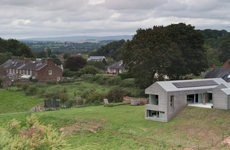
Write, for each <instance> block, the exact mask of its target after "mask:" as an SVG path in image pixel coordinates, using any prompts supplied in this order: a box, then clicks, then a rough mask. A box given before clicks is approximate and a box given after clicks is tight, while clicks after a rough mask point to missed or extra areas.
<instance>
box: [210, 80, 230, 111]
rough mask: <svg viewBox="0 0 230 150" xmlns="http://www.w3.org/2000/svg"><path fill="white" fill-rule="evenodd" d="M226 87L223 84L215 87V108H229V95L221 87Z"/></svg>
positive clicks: (213, 97)
mask: <svg viewBox="0 0 230 150" xmlns="http://www.w3.org/2000/svg"><path fill="white" fill-rule="evenodd" d="M222 88H226V86H224V85H223V84H220V85H218V86H217V87H216V88H214V89H213V92H212V99H213V108H216V109H225V110H227V109H229V107H228V95H227V94H225V93H224V92H223V91H222V90H221V89H222Z"/></svg>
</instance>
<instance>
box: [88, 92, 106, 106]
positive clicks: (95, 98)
mask: <svg viewBox="0 0 230 150" xmlns="http://www.w3.org/2000/svg"><path fill="white" fill-rule="evenodd" d="M104 97H105V95H104V94H102V93H100V92H98V91H93V92H91V93H90V94H89V96H88V97H87V98H86V104H92V103H94V104H95V103H96V104H98V103H100V102H102V101H103V99H104Z"/></svg>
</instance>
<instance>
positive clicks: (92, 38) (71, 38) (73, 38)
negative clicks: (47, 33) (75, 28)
mask: <svg viewBox="0 0 230 150" xmlns="http://www.w3.org/2000/svg"><path fill="white" fill-rule="evenodd" d="M121 39H124V40H128V39H130V40H131V39H132V35H120V36H101V37H97V36H68V37H49V38H28V39H20V41H88V42H89V41H104V40H112V41H118V40H121Z"/></svg>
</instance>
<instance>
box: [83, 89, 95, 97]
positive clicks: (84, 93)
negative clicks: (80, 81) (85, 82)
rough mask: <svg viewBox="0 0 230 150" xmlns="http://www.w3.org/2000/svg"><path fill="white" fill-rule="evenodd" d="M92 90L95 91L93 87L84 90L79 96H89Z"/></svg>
mask: <svg viewBox="0 0 230 150" xmlns="http://www.w3.org/2000/svg"><path fill="white" fill-rule="evenodd" d="M94 91H95V89H90V90H88V91H84V92H83V93H82V94H81V98H83V99H87V98H88V97H89V95H90V93H92V92H94Z"/></svg>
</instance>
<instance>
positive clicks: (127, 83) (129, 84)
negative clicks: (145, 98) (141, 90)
mask: <svg viewBox="0 0 230 150" xmlns="http://www.w3.org/2000/svg"><path fill="white" fill-rule="evenodd" d="M120 86H121V87H136V84H135V83H134V81H133V80H123V81H122V82H121V83H120Z"/></svg>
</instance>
